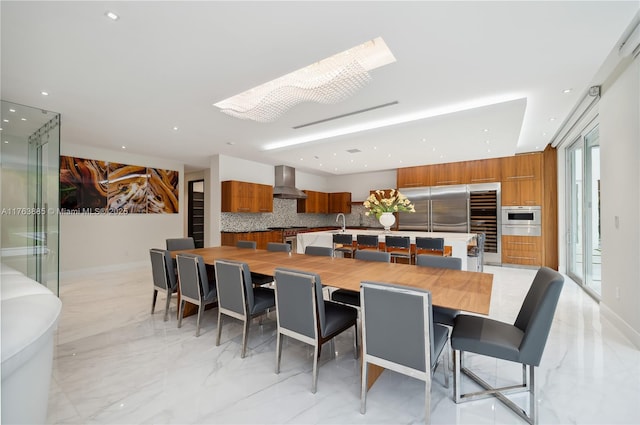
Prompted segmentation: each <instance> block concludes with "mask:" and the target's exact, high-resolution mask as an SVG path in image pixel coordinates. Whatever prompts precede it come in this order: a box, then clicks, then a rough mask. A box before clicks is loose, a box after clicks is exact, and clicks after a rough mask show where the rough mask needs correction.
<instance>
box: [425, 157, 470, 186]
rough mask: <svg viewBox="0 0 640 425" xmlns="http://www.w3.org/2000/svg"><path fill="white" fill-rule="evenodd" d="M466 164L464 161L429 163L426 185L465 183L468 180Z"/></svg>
mask: <svg viewBox="0 0 640 425" xmlns="http://www.w3.org/2000/svg"><path fill="white" fill-rule="evenodd" d="M466 165H467V163H466V162H449V163H446V164H434V165H430V166H429V184H428V186H445V185H451V184H466V183H467V182H468V181H467V180H468V177H467V167H466Z"/></svg>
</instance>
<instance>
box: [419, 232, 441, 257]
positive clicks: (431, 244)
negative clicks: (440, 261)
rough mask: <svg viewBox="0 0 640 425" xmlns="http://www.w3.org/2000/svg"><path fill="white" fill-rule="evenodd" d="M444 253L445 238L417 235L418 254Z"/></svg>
mask: <svg viewBox="0 0 640 425" xmlns="http://www.w3.org/2000/svg"><path fill="white" fill-rule="evenodd" d="M418 254H425V255H440V256H442V255H444V238H430V237H426V236H417V237H416V255H418Z"/></svg>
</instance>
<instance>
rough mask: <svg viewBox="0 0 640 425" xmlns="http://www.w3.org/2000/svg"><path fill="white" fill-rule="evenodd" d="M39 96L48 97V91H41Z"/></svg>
mask: <svg viewBox="0 0 640 425" xmlns="http://www.w3.org/2000/svg"><path fill="white" fill-rule="evenodd" d="M40 94H41V95H43V96H49V92H48V91H41V92H40Z"/></svg>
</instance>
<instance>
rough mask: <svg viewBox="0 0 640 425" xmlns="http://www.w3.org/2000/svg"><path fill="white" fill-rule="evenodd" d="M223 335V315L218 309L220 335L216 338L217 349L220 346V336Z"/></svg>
mask: <svg viewBox="0 0 640 425" xmlns="http://www.w3.org/2000/svg"><path fill="white" fill-rule="evenodd" d="M221 334H222V313H220V309H218V335H217V336H216V347H217V346H219V345H220V335H221Z"/></svg>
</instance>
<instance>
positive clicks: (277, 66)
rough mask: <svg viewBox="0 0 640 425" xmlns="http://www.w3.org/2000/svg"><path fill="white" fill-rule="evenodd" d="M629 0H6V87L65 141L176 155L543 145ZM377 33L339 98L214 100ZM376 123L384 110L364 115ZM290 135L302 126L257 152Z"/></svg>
mask: <svg viewBox="0 0 640 425" xmlns="http://www.w3.org/2000/svg"><path fill="white" fill-rule="evenodd" d="M639 6H640V2H638V1H622V2H614V1H589V2H576V1H568V2H562V1H555V2H547V1H545V2H397V1H393V2H391V1H387V2H384V1H380V2H361V1H358V2H268V1H263V2H238V1H235V2H202V1H201V2H152V1H145V2H53V1H50V2H13V1H2V2H0V13H1V19H2V28H1V31H2V33H1V35H2V40H1V41H2V53H1V54H2V57H1V59H2V76H1V77H2V86H1V89H2V99H3V100H6V101H11V102H16V103H20V104H24V105H31V106H35V107H37V108H42V109H47V110H51V111H56V112H59V113H61V114H62V143H74V144H84V145H90V146H96V147H101V148H107V149H114V150H116V149H121V147H122V146H126V151H127V152H132V153H137V154H149V155H152V156H156V157H164V158H171V159H175V160H180V161H182V162H184V163H185V164H186V169H187V170H194V169H198V168H206V167H208V163H209V160H208V157H210V156H211V155H215V154H223V155H230V156H235V157H239V158H246V159H250V160H256V161H259V162H263V163H270V164H273V165H278V164H285V165H291V166H294V167H296V168H298V169H303V170H305V171H308V172H312V173H316V174H324V173H328V174H348V173H358V172H367V171H376V170H385V169H394V168H397V167H405V166H411V165H418V164H429V163H437V162H450V161H461V160H467V159H480V158H489V157H498V156H507V155H512V154H514V153H517V152H529V151H537V150H542V149H544V147H545V146H546V144H547V143H549V142H550V140H551V139H552V137H553V135H554V134H555V132H556V131H557V129H558V127H559V125H560V124H561V122H562V121H563V120H564V119H565V117H566V116H567V115H568V114H569V112H570V110H571V109H572V108H573V107H574V106H575V105H576V104H577V103H578V102H579V100H580V99H581V97H582V96H583V95H584V94H585V93H586V91H587V90H588V88H589V86H590V85H592V84H594V81H593V78H594V76H595V75H596V73H597V72H598V70H599V69H600V67H601V66H602V65H603V63H604V61H605V58H607V56H608V55H609V54H610V52H611V51H612V50H613V49H614V48H615V49H616V50H617V43H618V42H619V41H620V39H621V37H622V36H623V33H624V32H625V30H626V29H627V27H628V26H629V24H630V22H631V21H632V19H633V18H634V15H635V14H636V13H637V11H638V9H639ZM107 11H113V12H116V13H117V14H118V15H120V19H119V20H117V21H112V20H109V19H107V18H106V17H105V12H107ZM378 36H381V37H382V38H383V39H384V40H385V42H386V43H387V45H388V46H389V48H390V49H391V51H392V52H393V54H394V55H395V57H396V59H397V62H396V63H393V64H390V65H386V66H384V67H382V68H379V69H376V70H373V71H372V72H371V75H372V78H373V81H372V82H371V83H369V84H368V85H366V86H365V87H364V88H363V89H362V90H360V91H359V92H358V93H356V94H355V95H354V96H353V97H351V98H350V99H348V100H346V101H344V102H342V103H339V104H334V105H320V104H310V103H306V104H301V105H298V106H296V107H294V108H293V109H291V110H290V111H289V112H287V113H285V114H284V115H283V116H282V117H281V118H280V119H278V120H277V121H275V122H273V123H256V122H252V121H245V120H240V119H237V118H232V117H230V116H227V115H225V114H223V113H221V112H220V111H219V109H218V108H216V107H214V106H212V104H213V103H215V102H218V101H220V100H222V99H225V98H227V97H229V96H231V95H234V94H237V93H239V92H242V91H245V90H247V89H249V88H252V87H254V86H257V85H259V84H261V83H264V82H266V81H268V80H271V79H274V78H276V77H279V76H281V75H283V74H286V73H289V72H291V71H294V70H296V69H299V68H301V67H304V66H306V65H308V64H311V63H313V62H316V61H318V60H320V59H323V58H326V57H328V56H331V55H333V54H335V53H338V52H341V51H343V50H346V49H348V48H350V47H353V46H355V45H358V44H361V43H363V42H365V41H367V40H370V39H373V38H375V37H378ZM596 83H597V82H596ZM567 88H570V89H572V91H571V92H570V93H568V94H565V93H563V90H564V89H567ZM43 90H46V91H48V92H49V93H50V94H49V96H46V97H45V96H42V95H41V94H40V93H41V91H43ZM393 101H397V102H398V104H397V105H393V106H388V107H385V108H381V109H377V110H374V111H370V112H365V113H362V114H358V115H353V116H349V117H346V118H341V119H336V120H332V121H329V122H326V123H322V124H317V125H313V126H309V127H305V128H303V129H298V130H295V129H292V127H293V126H296V125H300V124H304V123H308V122H313V121H318V120H322V119H325V118H329V117H334V116H337V115H341V114H346V113H349V112H352V111H357V110H361V109H365V108H370V107H373V106H376V105H381V104H385V103H389V102H393ZM452 111H459V112H452ZM2 113H3V118H5V116H4V114H5V113H6V112H5V111H4V110H3V111H2ZM553 118H555V120H553V121H552V120H551V119H553ZM384 121H386V123H385V122H384ZM389 122H393V123H395V124H393V125H389ZM371 123H375V124H376V125H378V126H380V125H386V126H384V127H380V128H377V129H371V130H366V131H361V130H359V127H360V126H362V125H365V124H371ZM174 126H175V127H178V130H177V131H174V130H173V128H174ZM3 127H4V130H3V132H5V134H6V132H7V131H8V124H7V125H4V124H3ZM345 129H351V131H352V133H351V134H348V135H342V136H332V135H331V134H332V132H335V131H345ZM485 130H488V131H485ZM292 139H306V140H309V141H308V142H306V143H304V144H300V145H295V146H290V147H287V148H279V149H271V150H266V148H267V147H268V146H269V145H272V144H275V143H281V142H283V141H285V142H286V141H290V140H292ZM351 149H358V150H360V151H361V152H358V153H348V152H347V150H351Z"/></svg>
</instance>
